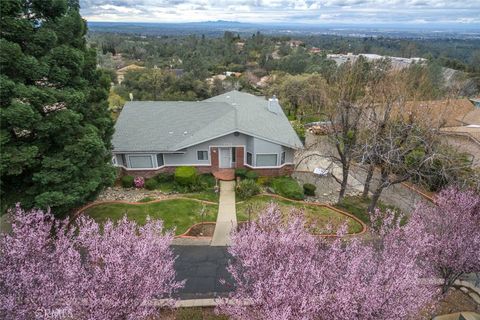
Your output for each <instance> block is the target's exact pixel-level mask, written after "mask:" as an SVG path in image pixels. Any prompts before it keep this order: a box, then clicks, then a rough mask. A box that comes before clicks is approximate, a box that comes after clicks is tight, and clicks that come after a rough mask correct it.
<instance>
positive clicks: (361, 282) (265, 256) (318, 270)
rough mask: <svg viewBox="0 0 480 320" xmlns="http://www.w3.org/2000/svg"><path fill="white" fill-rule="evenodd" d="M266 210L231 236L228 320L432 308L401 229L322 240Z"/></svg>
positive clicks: (407, 313)
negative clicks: (231, 286)
mask: <svg viewBox="0 0 480 320" xmlns="http://www.w3.org/2000/svg"><path fill="white" fill-rule="evenodd" d="M389 215H390V216H391V213H389ZM303 221H304V220H303V219H302V218H301V217H299V216H298V215H295V218H293V219H292V220H291V221H287V222H282V221H281V214H280V212H279V208H278V207H277V206H275V205H273V204H272V205H270V206H269V207H268V208H267V209H266V210H265V212H263V213H262V214H261V215H260V219H259V221H258V222H257V223H252V224H250V225H249V226H247V227H246V228H244V229H243V230H240V231H238V232H236V233H234V234H233V237H232V246H231V247H230V249H229V252H230V253H231V255H232V260H231V262H230V264H229V267H228V269H229V271H230V273H231V274H232V276H233V278H234V280H235V282H236V289H235V291H234V292H233V293H232V294H231V296H230V297H229V299H227V300H226V301H224V303H223V304H221V305H220V307H219V308H218V312H221V313H226V314H227V315H230V316H232V317H233V318H235V319H409V318H410V317H411V316H412V315H414V314H416V313H418V312H419V311H420V310H422V309H423V308H425V307H426V306H427V305H428V304H429V303H430V302H432V300H433V297H434V294H435V290H433V288H432V287H431V286H430V285H428V284H426V283H425V281H423V277H424V276H425V274H426V271H425V270H424V269H423V268H421V267H420V266H419V264H417V263H416V259H417V249H415V248H407V247H406V246H405V244H406V240H407V235H406V234H405V232H406V229H404V228H401V227H400V226H398V224H392V223H390V222H392V221H393V219H389V218H387V219H384V223H382V224H381V225H380V226H379V230H378V232H374V233H373V235H372V237H371V239H368V240H360V239H350V238H345V237H343V235H344V234H345V232H346V226H344V227H343V228H341V230H339V233H338V238H337V239H335V240H333V241H326V240H322V239H319V238H316V237H314V236H312V235H310V234H308V233H307V232H306V231H305V228H304V224H303Z"/></svg>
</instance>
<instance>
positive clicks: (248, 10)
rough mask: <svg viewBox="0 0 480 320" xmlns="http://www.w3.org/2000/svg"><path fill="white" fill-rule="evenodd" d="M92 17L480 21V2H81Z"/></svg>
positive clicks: (120, 19) (126, 19) (124, 19)
mask: <svg viewBox="0 0 480 320" xmlns="http://www.w3.org/2000/svg"><path fill="white" fill-rule="evenodd" d="M80 6H81V13H82V15H83V16H84V17H85V18H86V19H87V20H90V21H117V22H129V21H130V22H138V21H143V22H192V21H208V20H232V21H242V22H263V23H264V22H296V23H347V24H374V23H378V24H382V23H388V24H392V23H404V24H407V23H420V22H421V23H422V24H427V23H451V24H471V25H476V24H479V25H480V0H80Z"/></svg>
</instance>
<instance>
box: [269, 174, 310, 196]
mask: <svg viewBox="0 0 480 320" xmlns="http://www.w3.org/2000/svg"><path fill="white" fill-rule="evenodd" d="M272 187H273V189H274V190H275V192H276V193H277V194H279V195H281V196H282V197H285V198H289V199H294V200H302V199H303V198H304V196H303V190H302V187H300V185H299V184H298V182H297V181H296V180H295V179H293V178H290V177H278V178H275V179H273V180H272Z"/></svg>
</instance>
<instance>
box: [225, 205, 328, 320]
mask: <svg viewBox="0 0 480 320" xmlns="http://www.w3.org/2000/svg"><path fill="white" fill-rule="evenodd" d="M281 220H282V215H281V213H280V210H279V208H278V206H276V205H273V204H272V205H270V206H268V207H267V208H266V209H265V212H263V214H261V215H260V216H259V220H258V223H251V224H249V226H248V227H245V228H243V229H241V230H240V231H238V232H237V233H234V234H233V235H232V245H231V247H229V249H228V251H229V252H230V254H231V255H232V257H233V260H232V261H231V263H230V264H229V266H228V267H227V268H228V271H229V272H230V274H231V275H232V277H233V280H234V282H235V286H236V291H235V293H234V294H233V295H231V297H230V299H229V300H228V301H225V304H223V305H221V306H220V309H219V311H220V312H221V313H226V314H228V315H230V316H232V317H233V318H234V319H279V320H282V319H285V320H286V319H311V318H312V316H314V315H315V314H317V312H318V311H319V309H318V307H319V303H318V300H320V299H322V298H324V297H323V296H322V295H321V294H320V293H317V291H320V290H321V288H319V287H318V286H317V279H316V278H317V276H316V273H317V266H318V259H317V255H318V252H319V250H318V243H317V241H316V239H315V238H314V237H312V236H311V235H310V234H308V233H307V232H306V231H305V228H304V221H303V219H302V218H301V217H300V216H297V217H295V218H293V220H292V221H290V222H289V223H288V224H283V223H282V222H281Z"/></svg>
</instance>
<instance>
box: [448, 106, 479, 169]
mask: <svg viewBox="0 0 480 320" xmlns="http://www.w3.org/2000/svg"><path fill="white" fill-rule="evenodd" d="M457 121H458V122H459V123H460V124H461V125H458V126H454V127H444V128H441V129H440V133H441V134H442V135H443V136H444V139H443V140H444V141H445V142H446V143H447V144H449V145H451V146H452V147H454V148H455V149H457V150H458V151H460V152H462V153H467V154H469V155H470V156H471V160H472V166H474V167H480V108H478V107H475V109H474V110H472V111H470V112H467V113H465V114H464V115H461V116H460V117H458V118H457Z"/></svg>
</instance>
